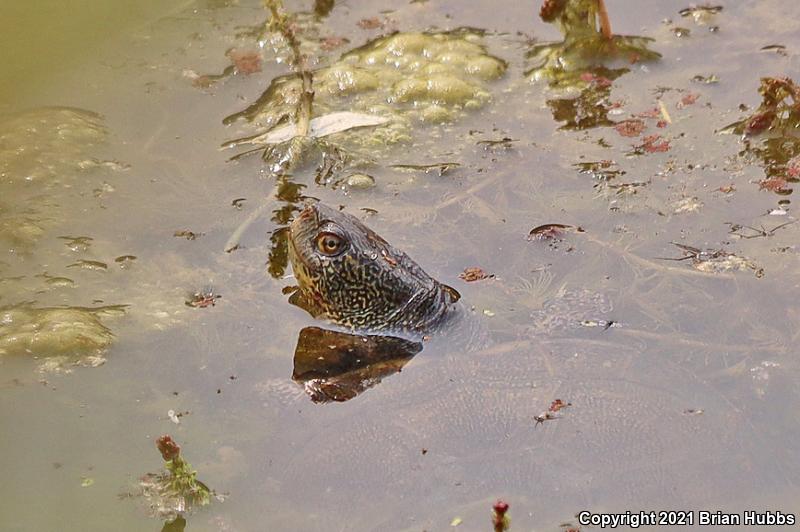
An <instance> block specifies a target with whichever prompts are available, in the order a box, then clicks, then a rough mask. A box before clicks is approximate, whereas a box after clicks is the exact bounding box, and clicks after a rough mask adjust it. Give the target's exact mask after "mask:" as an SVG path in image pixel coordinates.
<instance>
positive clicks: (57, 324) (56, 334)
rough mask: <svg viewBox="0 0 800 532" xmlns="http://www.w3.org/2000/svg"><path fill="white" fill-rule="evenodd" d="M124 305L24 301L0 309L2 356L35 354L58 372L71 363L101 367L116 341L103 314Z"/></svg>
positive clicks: (109, 313)
mask: <svg viewBox="0 0 800 532" xmlns="http://www.w3.org/2000/svg"><path fill="white" fill-rule="evenodd" d="M122 312H124V307H100V308H85V307H63V308H61V307H45V308H34V307H33V306H32V305H30V304H27V303H23V304H19V305H14V306H10V307H4V308H0V356H2V355H33V356H34V357H36V358H40V359H44V362H43V364H42V367H41V369H42V370H47V371H58V370H61V369H63V368H65V367H66V366H69V365H77V366H99V365H101V364H103V363H104V362H105V356H104V355H105V352H106V351H107V349H108V347H109V346H110V345H111V343H112V342H113V341H114V334H113V333H112V332H111V330H110V329H109V328H108V327H106V326H105V325H104V324H103V322H102V321H101V319H100V318H101V316H107V315H112V314H117V313H122Z"/></svg>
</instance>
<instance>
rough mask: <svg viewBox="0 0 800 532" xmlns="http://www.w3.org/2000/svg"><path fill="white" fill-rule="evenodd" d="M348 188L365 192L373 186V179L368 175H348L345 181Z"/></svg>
mask: <svg viewBox="0 0 800 532" xmlns="http://www.w3.org/2000/svg"><path fill="white" fill-rule="evenodd" d="M345 185H347V187H348V188H352V189H356V190H367V189H370V188H372V187H374V186H375V178H374V177H372V176H371V175H368V174H350V175H349V176H347V178H346V179H345Z"/></svg>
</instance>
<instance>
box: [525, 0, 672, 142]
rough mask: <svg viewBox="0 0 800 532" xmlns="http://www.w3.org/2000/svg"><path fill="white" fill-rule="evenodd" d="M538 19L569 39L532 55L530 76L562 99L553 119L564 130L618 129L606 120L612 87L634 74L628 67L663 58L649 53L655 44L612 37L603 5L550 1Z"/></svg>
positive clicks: (594, 0) (554, 103)
mask: <svg viewBox="0 0 800 532" xmlns="http://www.w3.org/2000/svg"><path fill="white" fill-rule="evenodd" d="M539 16H540V17H541V18H542V20H544V21H545V22H549V23H552V24H555V25H556V26H557V27H558V29H559V31H561V33H562V35H563V36H564V40H563V41H560V42H548V43H542V44H537V45H535V46H534V47H533V48H532V49H531V50H530V51H529V52H528V53H527V58H528V60H529V63H530V65H531V68H530V69H529V70H528V71H527V72H526V73H525V75H526V76H527V77H528V78H529V79H530V80H531V81H534V82H539V81H545V82H547V83H548V86H549V87H550V88H551V89H552V90H554V91H556V93H557V95H556V96H555V97H553V98H550V99H548V101H547V104H548V106H549V107H550V109H551V111H552V113H553V118H554V119H555V120H556V121H557V122H564V125H563V126H562V129H588V128H593V127H598V126H610V125H613V121H611V120H610V119H609V118H608V116H607V115H608V111H609V109H610V108H612V106H613V103H612V102H610V101H609V100H608V98H609V96H610V93H611V86H612V83H613V81H614V80H615V79H617V78H618V77H620V76H622V75H623V74H625V73H627V72H628V71H629V69H628V67H627V66H624V65H628V64H631V63H637V62H642V61H653V60H656V59H658V58H660V57H661V55H660V54H658V53H657V52H654V51H652V50H650V49H649V48H648V45H649V44H650V43H651V42H652V41H653V39H650V38H647V37H635V36H623V35H613V34H612V33H611V24H610V22H609V20H608V14H607V13H606V11H605V7H604V3H603V1H602V0H545V2H544V3H543V4H542V8H541V11H540V12H539ZM576 93H577V96H576V95H575V94H576Z"/></svg>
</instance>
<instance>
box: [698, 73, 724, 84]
mask: <svg viewBox="0 0 800 532" xmlns="http://www.w3.org/2000/svg"><path fill="white" fill-rule="evenodd" d="M692 81H693V82H694V83H702V84H704V85H711V84H713V83H719V77H717V75H716V74H709V75H708V76H704V75H702V74H696V75H694V76H692Z"/></svg>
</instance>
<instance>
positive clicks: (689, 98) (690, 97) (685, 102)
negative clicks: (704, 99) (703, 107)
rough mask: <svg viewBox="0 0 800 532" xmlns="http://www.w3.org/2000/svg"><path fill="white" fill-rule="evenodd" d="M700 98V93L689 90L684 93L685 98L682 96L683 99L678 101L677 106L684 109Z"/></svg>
mask: <svg viewBox="0 0 800 532" xmlns="http://www.w3.org/2000/svg"><path fill="white" fill-rule="evenodd" d="M699 98H700V95H699V94H697V93H694V92H689V93H687V94H684V95H683V98H681V101H680V102H678V105H676V107H677V108H678V109H683V108H684V107H688V106H690V105H692V104H694V103H695V102H696V101H697V100H698V99H699Z"/></svg>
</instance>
